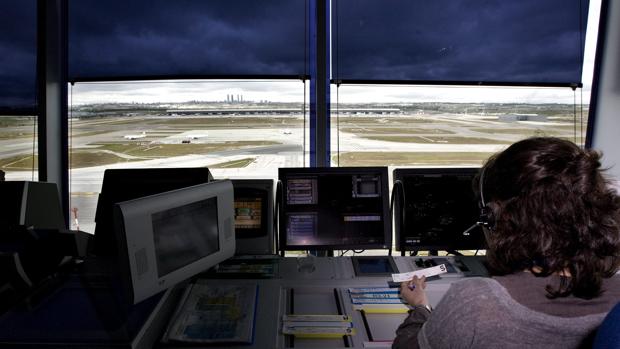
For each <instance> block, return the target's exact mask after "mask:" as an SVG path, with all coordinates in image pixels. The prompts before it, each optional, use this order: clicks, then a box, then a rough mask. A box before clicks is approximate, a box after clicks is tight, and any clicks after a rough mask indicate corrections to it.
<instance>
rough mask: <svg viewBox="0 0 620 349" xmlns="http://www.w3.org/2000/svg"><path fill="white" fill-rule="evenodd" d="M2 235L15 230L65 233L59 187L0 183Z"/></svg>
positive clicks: (41, 183)
mask: <svg viewBox="0 0 620 349" xmlns="http://www.w3.org/2000/svg"><path fill="white" fill-rule="evenodd" d="M0 198H1V199H0V231H2V230H7V229H9V228H11V227H14V226H27V227H33V228H35V229H56V230H62V229H66V228H67V225H66V221H65V217H64V215H63V213H62V207H61V204H60V194H59V193H58V186H57V185H56V183H47V182H29V181H9V182H4V181H2V182H0Z"/></svg>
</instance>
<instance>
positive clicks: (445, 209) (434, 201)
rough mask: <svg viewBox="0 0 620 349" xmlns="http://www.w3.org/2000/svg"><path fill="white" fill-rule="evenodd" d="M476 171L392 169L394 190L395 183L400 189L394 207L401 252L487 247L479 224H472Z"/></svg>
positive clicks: (475, 218) (475, 207)
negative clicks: (473, 182) (400, 195)
mask: <svg viewBox="0 0 620 349" xmlns="http://www.w3.org/2000/svg"><path fill="white" fill-rule="evenodd" d="M477 173H478V169H477V168H409V169H395V170H394V182H395V189H394V190H397V189H396V188H397V186H398V184H397V183H400V184H402V189H403V190H402V194H403V195H402V197H401V199H400V200H396V208H395V209H394V216H395V219H394V221H395V222H396V248H397V249H398V250H401V251H413V250H415V251H417V250H476V249H484V248H486V245H485V240H484V235H483V234H482V231H481V229H480V227H478V226H474V225H475V224H476V222H477V221H478V216H479V214H480V210H479V208H478V201H477V198H476V196H475V194H474V191H473V188H472V181H473V179H474V176H475V175H476V174H477ZM403 206H404V207H403ZM472 227H473V228H472ZM470 228H472V229H471V230H468V229H470Z"/></svg>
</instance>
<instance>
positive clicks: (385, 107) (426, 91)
mask: <svg viewBox="0 0 620 349" xmlns="http://www.w3.org/2000/svg"><path fill="white" fill-rule="evenodd" d="M334 91H335V92H336V95H337V96H338V97H337V98H336V99H335V100H334V101H333V102H334V103H333V105H332V164H333V165H334V166H338V165H339V166H385V165H387V166H394V167H402V166H407V167H410V166H425V167H437V166H439V167H443V166H480V165H481V164H482V162H483V161H484V160H486V159H487V158H488V157H489V156H490V155H491V154H493V153H495V152H497V151H499V150H502V149H504V148H505V147H507V146H508V145H510V144H512V143H514V142H516V141H519V140H521V139H523V138H526V137H531V136H554V137H561V138H565V139H569V140H571V141H573V142H575V143H577V144H580V145H583V144H584V139H585V132H586V125H587V115H588V105H587V104H582V103H581V102H580V100H581V98H582V96H581V93H579V91H572V90H571V89H569V88H498V87H494V88H484V87H429V86H396V87H395V86H387V85H364V86H359V85H342V86H340V87H335V88H334ZM575 99H576V100H577V103H575Z"/></svg>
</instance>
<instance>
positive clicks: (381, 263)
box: [352, 256, 397, 276]
mask: <svg viewBox="0 0 620 349" xmlns="http://www.w3.org/2000/svg"><path fill="white" fill-rule="evenodd" d="M352 261H353V269H354V270H355V275H357V276H373V275H376V276H382V275H390V274H392V273H397V268H396V266H395V265H394V262H393V261H392V258H390V257H389V256H377V257H375V256H372V257H371V256H368V257H353V258H352Z"/></svg>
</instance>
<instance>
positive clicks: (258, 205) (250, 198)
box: [232, 179, 274, 255]
mask: <svg viewBox="0 0 620 349" xmlns="http://www.w3.org/2000/svg"><path fill="white" fill-rule="evenodd" d="M232 184H233V188H234V191H235V202H234V206H235V237H236V240H237V243H236V244H237V252H236V254H237V255H267V254H273V253H274V236H273V204H274V200H273V198H274V187H273V179H233V180H232Z"/></svg>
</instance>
